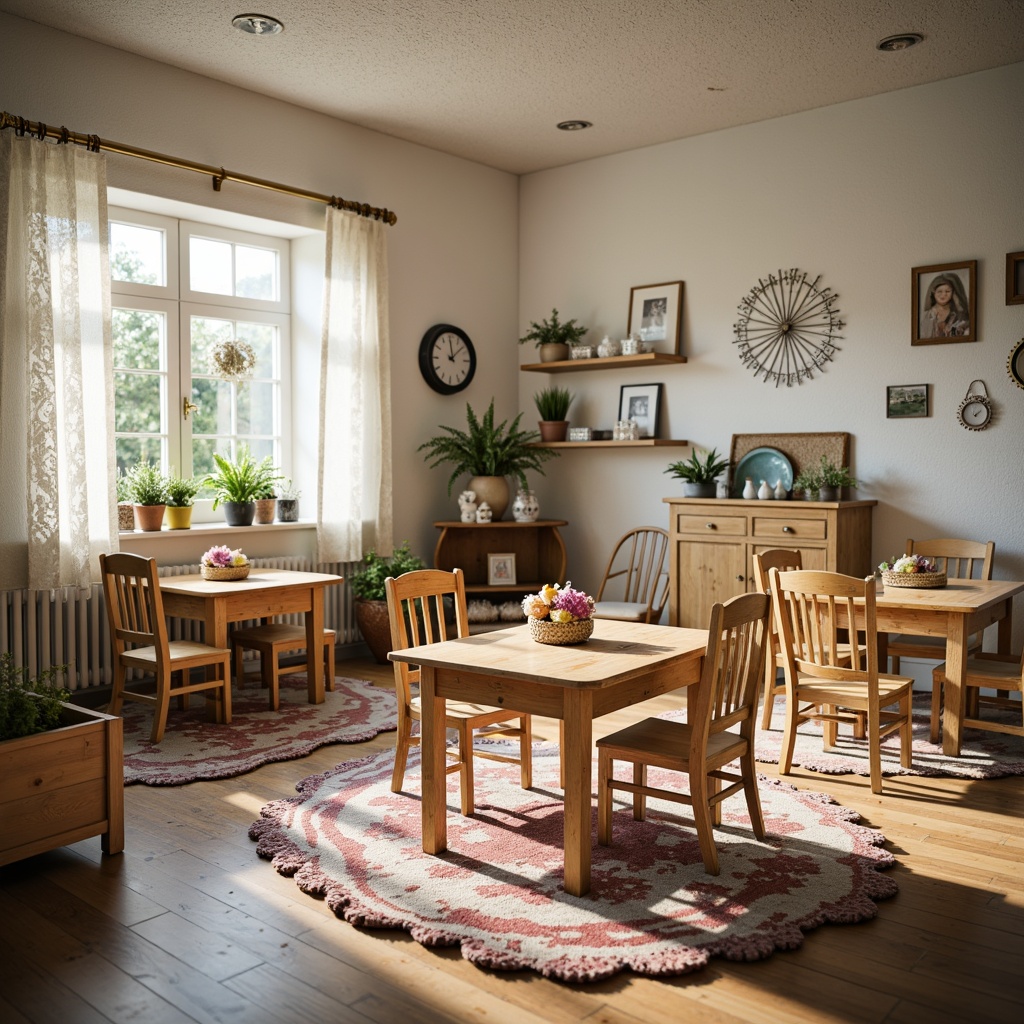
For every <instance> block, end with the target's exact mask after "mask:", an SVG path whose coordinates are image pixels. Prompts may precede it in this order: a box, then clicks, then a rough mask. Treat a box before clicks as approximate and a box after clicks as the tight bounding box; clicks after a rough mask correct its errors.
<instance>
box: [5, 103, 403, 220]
mask: <svg viewBox="0 0 1024 1024" xmlns="http://www.w3.org/2000/svg"><path fill="white" fill-rule="evenodd" d="M4 128H13V129H14V131H15V134H17V135H32V136H34V137H35V138H37V139H56V140H57V141H58V142H59V143H63V144H64V145H67V144H68V143H74V144H75V145H76V146H85V147H86V149H88V150H90V151H91V152H93V153H99V152H100V151H101V150H103V151H105V152H107V153H120V154H121V155H122V156H134V157H138V158H139V159H140V160H149V161H151V162H153V163H156V164H164V165H166V166H167V167H180V168H181V169H182V170H184V171H197V172H198V173H199V174H208V175H209V176H210V178H211V179H212V180H213V190H214V191H215V192H219V191H220V187H221V185H223V184H224V182H225V181H237V182H240V183H241V184H243V185H253V186H254V187H255V188H265V189H269V190H270V191H271V192H281V193H283V194H284V195H286V196H295V198H297V199H311V200H312V201H313V202H316V203H324V204H325V205H326V206H333V207H334V208H335V209H338V210H348V211H349V212H350V213H358V214H359V215H360V216H362V217H373V218H375V219H376V220H382V221H384V222H385V223H386V224H392V225H393V224H396V223H397V222H398V217H397V216H396V214H395V213H394V211H392V210H388V209H386V208H381V207H378V206H370V205H369V204H368V203H357V202H354V201H353V200H351V199H341V198H339V197H338V196H325V195H322V194H321V193H319V192H308V191H307V190H306V189H302V188H292V187H291V186H290V185H281V184H278V183H277V182H276V181H265V180H264V179H262V178H253V177H251V176H250V175H248V174H237V173H235V172H234V171H226V170H225V169H224V168H223V167H211V166H210V165H209V164H199V163H196V162H195V161H193V160H183V159H182V158H181V157H177V156H166V155H165V154H163V153H153V152H151V151H150V150H148V149H139V148H138V147H136V146H126V145H125V144H124V143H122V142H111V141H110V140H109V139H101V138H100V137H99V136H98V135H83V134H82V133H81V132H73V131H69V130H68V129H67V128H65V127H64V126H63V125H61V127H60V128H55V127H54V126H53V125H47V124H44V123H43V122H42V121H28V120H26V119H25V118H24V117H16V116H15V115H14V114H9V113H7V111H6V110H5V111H3V112H2V113H0V131H3V129H4Z"/></svg>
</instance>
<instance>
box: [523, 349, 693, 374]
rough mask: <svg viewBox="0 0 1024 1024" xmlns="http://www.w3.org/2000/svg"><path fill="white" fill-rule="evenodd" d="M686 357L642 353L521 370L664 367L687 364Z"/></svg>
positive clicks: (526, 366) (563, 361) (529, 365)
mask: <svg viewBox="0 0 1024 1024" xmlns="http://www.w3.org/2000/svg"><path fill="white" fill-rule="evenodd" d="M685 362H686V356H677V355H672V354H671V353H669V352H641V353H640V354H639V355H635V356H607V357H605V358H604V359H599V358H596V359H560V360H558V361H557V362H554V363H525V364H524V365H522V366H520V367H519V369H520V370H525V371H526V372H528V373H576V372H577V371H579V370H610V369H612V368H618V369H620V370H621V369H626V368H628V367H630V366H664V365H666V364H668V363H685Z"/></svg>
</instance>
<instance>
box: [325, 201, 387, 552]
mask: <svg viewBox="0 0 1024 1024" xmlns="http://www.w3.org/2000/svg"><path fill="white" fill-rule="evenodd" d="M386 230H387V228H386V227H385V225H384V224H382V223H381V222H380V221H377V220H372V219H371V218H369V217H360V216H359V215H358V214H354V213H347V212H345V211H344V210H335V209H333V208H330V207H329V208H328V210H327V270H326V276H325V278H324V312H323V337H322V344H321V355H320V444H319V467H320V469H319V507H318V509H317V544H318V549H319V551H318V555H319V560H320V561H321V562H348V561H357V560H358V559H360V558H362V557H363V553H364V552H365V551H366V550H367V549H369V548H374V549H376V550H377V551H380V552H382V553H385V554H390V552H391V549H392V547H393V544H394V540H393V528H392V508H391V362H390V354H389V336H388V269H387V240H386V237H385V231H386Z"/></svg>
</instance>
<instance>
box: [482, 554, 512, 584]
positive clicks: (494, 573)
mask: <svg viewBox="0 0 1024 1024" xmlns="http://www.w3.org/2000/svg"><path fill="white" fill-rule="evenodd" d="M487 585H488V586H489V587H514V586H515V585H516V556H515V555H514V554H500V555H488V556H487Z"/></svg>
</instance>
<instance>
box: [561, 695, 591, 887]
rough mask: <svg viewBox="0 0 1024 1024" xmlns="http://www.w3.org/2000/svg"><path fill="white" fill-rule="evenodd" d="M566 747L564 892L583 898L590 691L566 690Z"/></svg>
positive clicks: (587, 844) (587, 883)
mask: <svg viewBox="0 0 1024 1024" xmlns="http://www.w3.org/2000/svg"><path fill="white" fill-rule="evenodd" d="M563 706H564V711H563V715H564V721H565V743H564V745H563V746H562V766H563V769H564V771H565V839H564V844H563V845H564V846H565V891H566V892H567V893H568V894H569V895H570V896H585V895H586V894H587V893H588V892H589V891H590V816H591V802H592V801H591V764H592V761H593V754H592V751H591V747H592V731H593V718H594V713H593V712H594V708H593V698H592V695H591V692H590V691H589V690H576V689H566V691H565V698H564V705H563Z"/></svg>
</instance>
